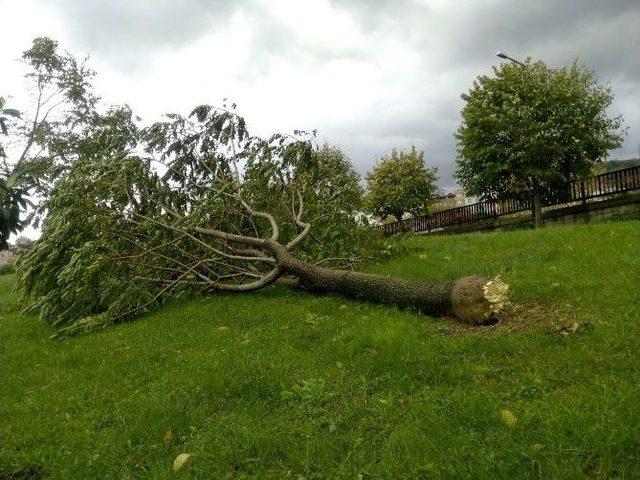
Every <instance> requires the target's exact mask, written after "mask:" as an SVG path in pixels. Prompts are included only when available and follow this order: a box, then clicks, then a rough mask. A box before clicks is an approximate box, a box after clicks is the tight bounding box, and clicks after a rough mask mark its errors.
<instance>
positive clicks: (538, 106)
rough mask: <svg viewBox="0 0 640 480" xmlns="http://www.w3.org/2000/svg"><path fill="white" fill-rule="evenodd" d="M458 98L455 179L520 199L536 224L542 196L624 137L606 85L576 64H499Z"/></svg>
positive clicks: (482, 191)
mask: <svg viewBox="0 0 640 480" xmlns="http://www.w3.org/2000/svg"><path fill="white" fill-rule="evenodd" d="M493 72H494V74H493V75H492V76H488V75H482V76H480V77H478V78H477V80H476V81H474V84H473V88H471V89H470V90H469V92H468V93H465V94H463V95H462V99H463V100H464V101H465V102H466V103H465V106H464V108H463V110H462V124H461V125H460V127H459V128H458V131H457V134H456V138H457V139H458V155H457V170H456V176H457V178H458V180H459V181H460V183H461V184H462V186H463V187H464V188H465V190H466V192H467V194H469V195H477V196H479V197H481V198H483V199H500V198H509V197H510V198H514V197H518V198H526V199H530V200H531V201H532V203H533V206H534V217H535V223H536V227H540V226H542V215H541V208H542V203H543V201H544V200H545V198H554V196H556V197H557V196H559V195H561V194H562V190H563V189H564V188H566V185H567V184H568V182H571V181H573V180H576V179H580V178H583V177H585V176H588V175H589V174H590V172H591V171H592V167H593V166H594V164H596V162H600V161H601V160H602V159H604V158H605V157H606V156H607V152H608V151H609V150H611V149H613V148H616V147H618V146H619V145H620V144H621V141H622V133H623V131H622V118H621V117H620V116H617V117H613V118H612V117H610V116H609V115H608V114H607V109H608V107H609V106H610V105H611V103H612V101H613V98H614V96H613V93H612V91H611V89H610V88H609V87H608V86H605V85H602V84H600V83H598V81H597V80H596V78H595V76H594V74H593V72H591V71H589V70H588V69H586V68H585V67H583V66H579V65H578V64H577V63H574V64H573V65H572V66H571V67H569V68H560V69H549V68H548V67H547V66H546V65H545V64H544V63H543V62H535V63H532V62H531V61H530V60H527V61H526V63H525V66H519V65H514V64H510V63H507V64H502V65H500V66H499V67H494V68H493Z"/></svg>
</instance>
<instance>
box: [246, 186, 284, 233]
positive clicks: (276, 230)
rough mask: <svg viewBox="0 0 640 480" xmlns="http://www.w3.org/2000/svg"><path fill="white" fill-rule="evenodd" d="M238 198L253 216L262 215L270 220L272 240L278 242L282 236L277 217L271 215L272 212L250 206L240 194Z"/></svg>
mask: <svg viewBox="0 0 640 480" xmlns="http://www.w3.org/2000/svg"><path fill="white" fill-rule="evenodd" d="M238 200H239V201H240V203H241V204H242V206H243V207H244V208H245V210H247V212H249V215H251V216H252V217H261V218H266V219H267V220H269V224H270V225H271V240H273V241H274V242H277V241H278V237H279V236H280V229H279V228H278V224H277V223H276V219H275V218H274V217H273V215H271V214H270V213H266V212H258V211H257V210H254V209H253V208H251V207H250V206H249V204H248V203H247V202H245V201H244V200H243V199H242V198H240V196H238Z"/></svg>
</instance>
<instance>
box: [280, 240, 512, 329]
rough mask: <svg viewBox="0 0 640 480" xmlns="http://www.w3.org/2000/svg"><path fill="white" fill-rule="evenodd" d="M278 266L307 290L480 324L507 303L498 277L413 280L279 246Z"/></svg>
mask: <svg viewBox="0 0 640 480" xmlns="http://www.w3.org/2000/svg"><path fill="white" fill-rule="evenodd" d="M276 256H277V260H278V265H279V266H280V267H281V268H282V270H283V271H284V272H286V273H289V274H292V275H295V276H296V277H297V278H298V280H299V283H298V286H299V287H301V288H304V289H306V290H312V291H322V292H335V293H340V294H342V295H345V296H348V297H353V298H358V299H363V300H369V301H372V302H375V303H386V304H393V305H397V306H400V307H414V308H417V309H418V310H420V311H421V312H422V313H425V314H428V315H454V316H455V317H456V318H458V319H459V320H461V321H463V322H465V323H470V324H475V325H481V324H486V323H490V322H492V321H493V320H494V318H495V313H497V312H498V311H499V310H500V309H501V308H502V307H503V305H504V302H505V300H506V292H507V288H508V287H507V286H506V284H504V283H503V282H502V281H500V280H499V279H496V280H492V281H487V280H486V279H483V278H480V277H463V278H461V279H459V280H457V281H444V282H411V281H407V280H403V279H399V278H389V277H383V276H381V275H371V274H367V273H360V272H354V271H350V270H333V269H330V268H324V267H320V266H316V265H312V264H310V263H307V262H304V261H302V260H299V259H297V258H295V257H293V256H292V255H291V254H290V253H289V252H288V251H287V250H286V249H284V248H282V247H280V248H277V251H276Z"/></svg>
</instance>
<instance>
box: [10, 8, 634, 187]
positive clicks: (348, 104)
mask: <svg viewBox="0 0 640 480" xmlns="http://www.w3.org/2000/svg"><path fill="white" fill-rule="evenodd" d="M0 21H1V25H0V94H2V95H4V96H7V95H10V96H13V101H12V105H11V106H12V107H18V108H20V105H19V102H21V101H22V98H23V95H24V93H23V90H22V83H21V80H22V78H21V75H22V70H21V68H20V66H19V62H17V60H16V59H17V58H18V57H19V56H20V53H21V52H22V51H23V50H25V49H27V48H28V47H29V46H30V43H31V40H32V39H33V38H34V37H36V36H41V35H46V36H51V37H53V38H55V39H57V40H58V41H59V42H60V43H61V45H63V46H64V47H65V48H66V49H67V50H69V51H70V52H71V53H73V54H76V55H80V56H84V55H89V56H90V63H91V66H92V67H93V68H94V69H95V70H96V71H97V72H98V77H97V79H96V90H97V92H98V94H100V95H101V96H102V97H103V99H104V100H105V101H106V102H108V103H128V104H130V105H131V106H132V107H133V109H134V111H136V113H138V114H139V115H140V116H142V117H143V119H144V120H146V121H152V120H155V119H157V118H158V116H159V115H160V114H162V113H164V112H171V111H174V112H180V113H187V112H188V111H189V110H190V109H191V108H192V107H193V106H195V105H198V104H201V103H210V104H218V105H219V104H221V101H222V99H223V98H225V97H227V98H229V99H231V100H232V101H234V102H236V103H237V104H238V108H239V112H240V113H241V114H243V115H244V116H245V117H246V119H247V122H248V124H249V127H250V128H251V129H252V130H253V131H254V133H260V134H263V135H266V134H270V133H273V132H276V131H291V130H293V129H295V128H298V129H308V130H311V129H314V128H316V129H318V130H319V135H320V138H321V139H323V140H327V141H328V142H329V143H333V144H338V145H340V146H341V147H343V148H344V150H345V151H346V152H347V153H348V155H349V156H350V158H351V160H352V162H353V163H354V165H355V166H356V168H357V170H358V171H359V172H360V173H364V172H365V171H367V170H369V169H370V168H371V167H372V165H373V164H374V163H375V161H376V160H377V159H378V158H379V157H380V156H382V155H384V154H385V153H387V152H389V151H390V150H391V149H392V148H394V147H396V148H402V147H409V146H410V145H412V144H415V145H416V146H417V147H418V148H420V149H423V150H424V151H425V159H426V162H427V163H428V164H430V165H434V166H437V167H438V169H439V170H440V174H441V182H440V183H441V186H442V187H444V188H446V189H451V188H453V187H454V186H455V181H454V179H453V177H452V172H453V169H454V162H455V139H454V137H453V134H454V132H455V130H456V128H457V126H458V124H459V122H460V109H461V107H462V101H461V100H460V94H461V93H462V92H464V91H466V90H467V89H468V88H469V87H470V86H471V84H472V82H473V79H474V78H475V77H476V76H477V75H480V74H483V73H488V72H489V71H490V68H491V65H492V64H495V63H496V62H497V61H498V60H499V59H498V58H496V56H495V52H496V51H497V50H503V51H506V52H508V53H510V54H511V55H513V56H515V57H517V58H524V57H527V56H531V57H532V58H534V59H542V60H544V61H545V62H547V63H548V64H549V65H550V66H552V67H556V66H561V65H568V64H570V63H571V62H572V61H573V60H574V59H575V58H578V59H579V60H580V61H581V62H582V63H584V64H586V65H587V66H588V67H589V68H591V69H593V70H595V71H596V73H597V75H598V78H599V79H600V80H601V81H605V82H609V83H610V85H611V86H612V88H613V90H614V92H615V94H616V102H615V105H614V108H613V110H612V112H611V113H612V114H622V115H623V116H624V119H625V123H626V125H627V126H628V127H629V133H628V135H627V136H626V137H625V143H624V146H623V147H622V148H621V149H620V150H618V151H616V152H613V154H612V157H613V158H629V157H637V156H639V155H638V151H639V149H640V0H562V1H558V0H477V1H473V0H466V1H454V0H394V1H376V0H235V1H231V0H180V1H178V0H110V1H99V0H0Z"/></svg>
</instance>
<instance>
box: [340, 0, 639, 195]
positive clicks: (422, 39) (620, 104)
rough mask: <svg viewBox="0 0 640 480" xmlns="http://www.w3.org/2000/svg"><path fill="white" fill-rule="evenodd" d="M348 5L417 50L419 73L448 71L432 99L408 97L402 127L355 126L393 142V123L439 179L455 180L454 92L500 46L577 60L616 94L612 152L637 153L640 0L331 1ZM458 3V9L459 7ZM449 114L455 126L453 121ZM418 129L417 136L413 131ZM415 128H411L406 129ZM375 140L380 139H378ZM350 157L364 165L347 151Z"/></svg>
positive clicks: (370, 28)
mask: <svg viewBox="0 0 640 480" xmlns="http://www.w3.org/2000/svg"><path fill="white" fill-rule="evenodd" d="M332 3H333V5H334V6H335V7H336V8H341V9H344V10H346V11H349V12H350V13H351V14H352V15H353V16H354V18H355V19H357V20H358V23H359V25H360V26H361V27H362V28H363V29H365V30H366V31H367V32H368V34H369V35H371V36H373V37H375V38H377V39H378V41H383V39H385V38H386V39H389V38H390V37H394V36H395V37H396V38H401V39H403V42H404V44H405V45H407V47H410V48H412V49H413V50H414V51H416V52H420V53H421V54H422V71H416V72H413V73H412V72H404V73H405V74H408V75H412V74H413V75H414V76H419V75H421V74H422V73H423V72H429V74H430V75H433V74H437V72H442V71H446V72H451V71H455V72H456V74H455V75H453V78H452V79H451V82H450V84H449V88H446V87H445V88H443V89H442V90H441V91H440V99H439V101H438V103H437V104H436V105H434V104H433V102H432V100H430V99H429V98H427V96H426V95H424V94H423V95H420V94H417V95H416V94H415V93H414V92H407V95H413V97H414V101H415V103H416V104H422V105H423V108H422V110H419V109H414V110H412V111H411V110H408V111H406V114H407V115H406V116H405V117H404V119H403V122H401V123H400V124H398V123H396V122H392V123H391V124H388V123H387V122H385V121H384V120H382V121H381V120H378V121H376V122H375V123H374V122H372V123H370V124H364V125H363V124H361V125H359V128H360V129H361V130H366V129H367V128H370V129H371V131H376V133H377V135H382V136H385V135H388V137H389V142H387V143H389V144H391V143H392V142H393V141H397V132H396V131H395V130H396V127H398V125H401V128H403V129H404V131H406V132H407V133H408V135H407V136H408V138H419V139H420V140H419V141H420V142H421V143H422V144H423V145H426V146H427V147H426V148H427V149H428V150H427V155H426V158H427V160H431V161H433V162H434V163H435V164H436V165H437V166H438V167H439V168H440V171H441V174H442V182H443V185H446V186H448V185H453V179H452V177H451V174H452V171H453V169H454V159H455V140H454V138H453V133H454V132H455V129H456V126H457V122H458V121H459V111H460V108H461V107H462V103H461V102H460V101H459V94H460V93H462V92H463V91H465V90H467V89H468V88H469V87H470V86H471V84H472V81H473V79H474V78H475V77H476V76H477V75H479V74H482V73H486V72H487V71H488V70H489V67H490V65H491V64H493V63H497V60H498V59H497V58H495V56H494V55H495V52H496V51H498V50H506V51H507V52H509V53H510V54H512V55H514V56H516V57H520V58H525V57H527V56H530V57H532V58H533V59H542V60H544V61H545V62H547V63H548V64H549V65H550V66H552V67H556V66H561V65H567V64H570V63H571V62H572V61H573V60H575V59H576V58H577V59H578V61H579V62H580V63H584V64H585V65H586V66H587V67H588V68H590V69H592V70H594V71H595V72H596V75H597V76H598V78H599V79H601V80H602V81H605V82H609V83H610V84H611V86H612V88H613V90H614V93H616V95H617V97H616V104H615V105H614V107H615V108H614V109H615V110H616V111H615V112H612V113H618V112H622V113H624V117H625V120H626V124H627V125H628V126H629V135H628V136H627V137H626V142H625V147H624V148H623V149H622V150H620V151H618V152H614V154H613V155H612V156H613V157H615V156H622V157H625V156H631V155H637V154H638V148H640V147H638V145H639V144H640V114H639V113H638V110H639V102H640V2H639V1H637V0H610V1H600V0H569V1H562V2H558V1H555V0H537V1H528V2H524V1H507V0H500V1H486V2H474V3H472V2H458V3H457V4H456V3H453V2H452V3H450V4H448V5H443V6H442V8H438V7H437V6H435V7H434V6H430V5H429V4H427V3H423V2H419V1H400V2H398V1H379V2H371V1H366V0H333V1H332ZM456 5H457V7H456ZM452 119H453V122H452V121H451V120H452ZM420 131H421V132H423V133H422V134H418V132H420ZM409 132H413V133H409ZM378 140H379V142H381V143H384V142H382V141H381V139H378ZM353 155H354V157H355V158H356V163H361V162H362V163H365V162H363V160H364V159H359V158H358V157H359V152H357V151H356V152H354V154H353Z"/></svg>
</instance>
